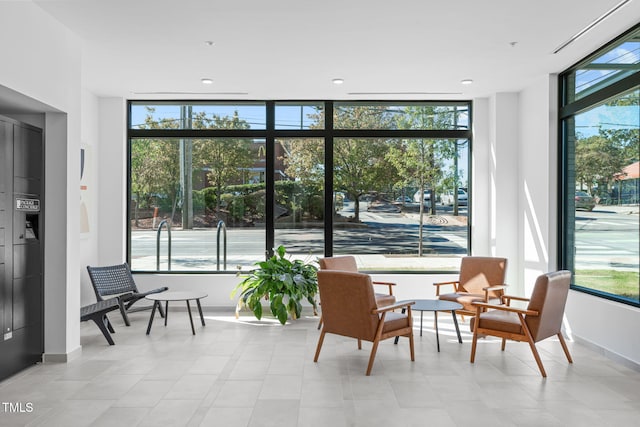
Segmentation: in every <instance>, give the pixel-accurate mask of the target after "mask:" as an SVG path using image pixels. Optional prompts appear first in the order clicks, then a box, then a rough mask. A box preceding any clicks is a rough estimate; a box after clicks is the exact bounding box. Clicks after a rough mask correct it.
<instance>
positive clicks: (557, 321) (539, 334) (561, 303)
mask: <svg viewBox="0 0 640 427" xmlns="http://www.w3.org/2000/svg"><path fill="white" fill-rule="evenodd" d="M570 285H571V272H570V271H568V270H560V271H555V272H552V273H547V274H542V275H540V276H538V278H537V279H536V284H535V286H534V288H533V292H532V293H531V299H530V301H529V306H528V308H529V310H535V311H537V312H538V313H539V315H538V316H526V318H525V321H526V322H527V326H528V327H529V330H530V331H531V335H532V336H533V341H534V342H538V341H541V340H543V339H545V338H549V337H551V336H554V335H557V334H559V333H560V329H561V327H562V318H563V316H564V307H565V305H566V303H567V295H568V294H569V286H570Z"/></svg>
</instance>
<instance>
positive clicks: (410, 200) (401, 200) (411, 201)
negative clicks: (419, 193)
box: [396, 196, 413, 203]
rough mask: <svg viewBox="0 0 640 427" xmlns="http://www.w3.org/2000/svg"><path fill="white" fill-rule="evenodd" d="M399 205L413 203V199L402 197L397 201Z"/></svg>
mask: <svg viewBox="0 0 640 427" xmlns="http://www.w3.org/2000/svg"><path fill="white" fill-rule="evenodd" d="M396 202H398V203H413V199H412V198H411V197H409V196H400V197H398V198H397V199H396Z"/></svg>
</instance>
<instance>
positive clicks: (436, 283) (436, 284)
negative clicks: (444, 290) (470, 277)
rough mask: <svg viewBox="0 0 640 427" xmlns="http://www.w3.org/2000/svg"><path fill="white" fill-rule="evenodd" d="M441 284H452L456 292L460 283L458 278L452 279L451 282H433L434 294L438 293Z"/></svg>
mask: <svg viewBox="0 0 640 427" xmlns="http://www.w3.org/2000/svg"><path fill="white" fill-rule="evenodd" d="M443 285H452V286H453V291H454V292H458V286H459V285H460V281H459V280H452V281H451V282H435V283H434V284H433V286H435V287H436V296H438V295H440V286H443Z"/></svg>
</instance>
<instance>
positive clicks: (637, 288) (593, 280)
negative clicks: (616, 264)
mask: <svg viewBox="0 0 640 427" xmlns="http://www.w3.org/2000/svg"><path fill="white" fill-rule="evenodd" d="M575 284H576V285H577V286H583V287H585V288H591V289H596V290H599V291H602V292H607V293H610V294H614V295H620V296H623V297H625V298H631V299H632V300H634V301H638V299H639V294H640V274H638V272H637V271H620V270H577V271H576V274H575Z"/></svg>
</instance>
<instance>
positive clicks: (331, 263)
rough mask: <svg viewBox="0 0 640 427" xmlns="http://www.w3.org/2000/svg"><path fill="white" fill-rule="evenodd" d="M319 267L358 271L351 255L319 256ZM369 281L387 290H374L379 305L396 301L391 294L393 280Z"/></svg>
mask: <svg viewBox="0 0 640 427" xmlns="http://www.w3.org/2000/svg"><path fill="white" fill-rule="evenodd" d="M319 263H320V268H321V269H322V270H340V271H351V272H352V273H358V266H357V264H356V259H355V258H354V257H352V256H335V257H327V258H320V260H319ZM371 283H373V284H374V285H380V286H384V287H386V288H387V291H386V292H384V293H382V292H376V293H375V296H376V302H377V303H378V305H379V306H383V305H390V304H393V303H394V302H396V297H395V296H394V295H393V287H394V286H395V285H396V284H395V283H393V282H379V281H375V280H373V281H372V282H371Z"/></svg>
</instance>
